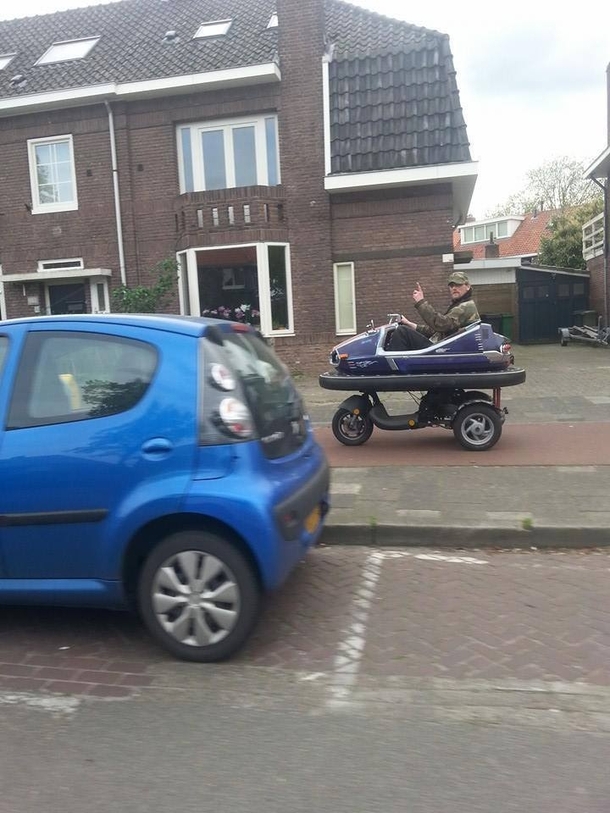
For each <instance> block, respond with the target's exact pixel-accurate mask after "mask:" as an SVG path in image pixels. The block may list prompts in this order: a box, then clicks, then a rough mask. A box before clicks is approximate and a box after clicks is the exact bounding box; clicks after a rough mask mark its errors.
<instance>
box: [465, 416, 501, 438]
mask: <svg viewBox="0 0 610 813" xmlns="http://www.w3.org/2000/svg"><path fill="white" fill-rule="evenodd" d="M493 434H494V425H493V422H492V420H491V418H489V416H488V415H483V414H482V413H479V414H478V415H477V414H476V413H475V414H473V415H469V416H468V417H467V418H466V420H465V421H464V423H463V424H462V435H463V436H464V438H465V439H466V440H467V441H468V442H469V443H470V444H471V445H472V446H483V445H484V444H485V443H488V442H489V441H490V440H491V439H492V437H493Z"/></svg>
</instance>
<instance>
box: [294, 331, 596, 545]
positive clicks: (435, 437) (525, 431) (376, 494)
mask: <svg viewBox="0 0 610 813" xmlns="http://www.w3.org/2000/svg"><path fill="white" fill-rule="evenodd" d="M515 357H516V362H515V363H516V364H517V365H518V366H523V367H525V369H526V371H527V381H526V383H525V384H524V385H521V386H518V387H514V388H510V389H507V390H505V391H503V405H505V406H507V407H508V410H509V414H508V416H507V419H506V423H505V428H504V434H503V437H502V438H501V439H500V441H499V442H498V444H497V446H496V447H494V449H492V450H490V451H489V452H479V453H468V452H465V451H462V450H461V449H460V448H459V447H458V445H457V443H456V442H455V441H454V440H453V438H452V435H451V434H450V433H447V432H444V431H443V430H441V429H429V430H428V429H426V430H421V431H418V432H414V433H412V434H411V435H410V434H409V433H408V432H397V433H390V432H382V431H381V430H375V432H374V434H373V437H372V438H371V440H370V441H369V442H368V443H367V444H365V445H364V446H362V447H357V448H352V449H348V448H346V447H342V446H341V445H340V444H338V443H337V442H336V441H335V440H334V438H332V436H331V435H330V431H329V430H328V426H329V425H330V420H331V418H332V414H333V412H334V410H335V409H336V407H337V406H338V405H339V403H340V400H341V393H333V392H328V391H325V390H322V389H321V388H320V387H319V386H318V384H317V379H314V378H311V379H303V380H300V381H299V382H298V386H299V389H300V390H301V392H302V394H303V396H304V398H305V402H306V404H307V406H308V409H309V412H310V415H311V418H312V421H313V423H314V426H315V428H316V433H317V434H318V436H319V437H320V439H321V441H322V442H323V445H324V447H325V448H326V449H327V455H328V457H329V460H330V462H331V469H332V477H331V495H332V510H331V512H330V514H329V516H328V519H327V525H326V528H325V531H324V533H323V536H322V540H321V543H322V544H328V545H330V544H347V545H373V546H375V545H379V546H421V545H423V546H426V547H449V548H460V547H463V548H469V547H486V548H518V549H529V548H564V547H565V548H585V547H598V546H606V545H610V349H606V348H599V347H591V346H587V345H569V346H568V347H566V348H562V347H560V346H559V343H557V345H543V346H538V347H516V348H515ZM346 395H347V393H346ZM408 397H409V396H408V394H406V393H403V394H400V395H392V396H391V400H390V401H389V402H388V404H389V405H388V408H389V409H390V408H391V407H393V408H394V410H395V411H401V410H403V409H404V403H405V402H404V399H405V398H408ZM401 399H402V402H401ZM405 411H406V410H405ZM330 444H336V449H335V448H334V447H333V446H331V445H330ZM427 446H429V453H428V454H429V460H430V465H426V462H425V460H426V458H425V455H426V454H427V452H426V447H427ZM410 457H411V458H412V460H411V461H410V459H409V458H410ZM385 459H387V465H384V463H385ZM346 462H347V465H345V463H346Z"/></svg>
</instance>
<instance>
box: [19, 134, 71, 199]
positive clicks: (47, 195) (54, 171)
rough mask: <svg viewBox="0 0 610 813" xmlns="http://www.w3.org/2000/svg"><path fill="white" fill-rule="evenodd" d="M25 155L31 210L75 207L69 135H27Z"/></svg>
mask: <svg viewBox="0 0 610 813" xmlns="http://www.w3.org/2000/svg"><path fill="white" fill-rule="evenodd" d="M28 158H29V163H30V183H31V187H32V204H33V205H32V211H33V213H34V214H41V213H42V212H67V211H71V210H74V209H78V200H77V196H76V180H75V170H74V150H73V145H72V136H70V135H67V136H58V137H56V138H34V139H30V140H29V141H28Z"/></svg>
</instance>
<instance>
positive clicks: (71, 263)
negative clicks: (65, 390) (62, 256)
mask: <svg viewBox="0 0 610 813" xmlns="http://www.w3.org/2000/svg"><path fill="white" fill-rule="evenodd" d="M84 267H85V264H84V262H83V258H82V257H75V258H70V259H68V260H38V270H39V271H82V270H83V268H84Z"/></svg>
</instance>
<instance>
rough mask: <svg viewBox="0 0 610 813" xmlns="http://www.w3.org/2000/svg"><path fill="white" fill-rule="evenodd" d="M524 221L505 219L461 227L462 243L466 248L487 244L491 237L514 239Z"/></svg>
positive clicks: (514, 218) (518, 218) (517, 218)
mask: <svg viewBox="0 0 610 813" xmlns="http://www.w3.org/2000/svg"><path fill="white" fill-rule="evenodd" d="M522 220H523V218H522V217H503V218H501V219H500V218H499V219H497V220H484V221H480V222H478V223H469V224H468V225H464V226H460V242H461V244H462V245H463V246H465V245H467V244H468V243H487V242H489V238H490V236H491V237H493V239H494V240H501V239H502V238H504V237H512V236H513V234H514V233H515V232H516V231H517V228H518V227H519V226H520V225H521V221H522Z"/></svg>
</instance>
